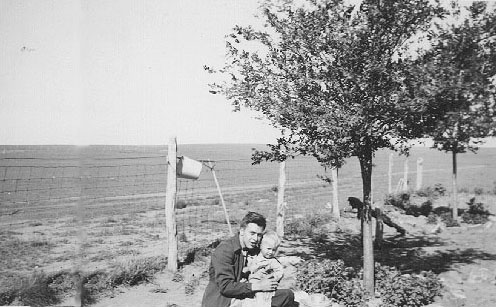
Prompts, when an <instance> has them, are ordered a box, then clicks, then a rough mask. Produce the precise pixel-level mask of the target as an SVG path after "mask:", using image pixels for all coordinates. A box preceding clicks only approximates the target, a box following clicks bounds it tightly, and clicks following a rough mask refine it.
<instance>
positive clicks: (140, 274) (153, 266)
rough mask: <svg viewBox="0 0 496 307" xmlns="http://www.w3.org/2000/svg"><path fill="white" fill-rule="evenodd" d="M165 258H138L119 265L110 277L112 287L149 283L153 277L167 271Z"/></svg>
mask: <svg viewBox="0 0 496 307" xmlns="http://www.w3.org/2000/svg"><path fill="white" fill-rule="evenodd" d="M166 265H167V259H166V258H165V257H161V256H159V257H149V258H136V259H131V260H129V261H127V262H124V263H120V264H118V265H117V266H116V267H115V269H114V271H113V272H112V273H111V275H110V276H109V283H110V285H111V286H118V285H126V286H134V285H137V284H139V283H141V282H148V281H150V280H151V279H152V278H153V275H154V274H155V273H157V272H159V271H162V270H163V269H165V267H166Z"/></svg>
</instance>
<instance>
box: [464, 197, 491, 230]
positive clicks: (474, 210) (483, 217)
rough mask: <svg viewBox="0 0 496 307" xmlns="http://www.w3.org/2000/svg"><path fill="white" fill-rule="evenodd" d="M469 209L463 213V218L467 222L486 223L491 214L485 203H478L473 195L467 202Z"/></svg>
mask: <svg viewBox="0 0 496 307" xmlns="http://www.w3.org/2000/svg"><path fill="white" fill-rule="evenodd" d="M467 205H468V210H467V211H466V212H464V213H463V214H462V220H463V221H464V222H465V223H467V224H484V223H486V222H487V221H488V220H489V218H488V216H489V215H490V213H489V211H487V209H486V208H485V206H484V204H483V203H480V202H479V203H476V202H475V197H472V198H471V199H470V200H469V202H468V203H467Z"/></svg>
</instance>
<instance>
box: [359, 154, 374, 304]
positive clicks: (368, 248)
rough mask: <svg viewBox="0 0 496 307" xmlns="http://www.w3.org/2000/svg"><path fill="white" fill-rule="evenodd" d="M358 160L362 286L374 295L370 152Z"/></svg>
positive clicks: (369, 293)
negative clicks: (360, 176)
mask: <svg viewBox="0 0 496 307" xmlns="http://www.w3.org/2000/svg"><path fill="white" fill-rule="evenodd" d="M358 159H359V160H360V169H361V172H362V183H363V210H362V215H361V223H362V244H363V285H364V288H365V291H366V292H367V294H368V295H371V296H372V295H374V245H373V244H374V243H373V240H372V214H371V213H372V206H371V203H370V195H371V191H372V152H371V151H370V150H366V151H365V152H364V153H362V154H361V155H360V156H359V157H358Z"/></svg>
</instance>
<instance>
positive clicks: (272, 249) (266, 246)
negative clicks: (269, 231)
mask: <svg viewBox="0 0 496 307" xmlns="http://www.w3.org/2000/svg"><path fill="white" fill-rule="evenodd" d="M260 252H261V253H262V256H264V258H274V257H275V256H276V252H277V246H276V244H275V242H274V240H271V239H263V240H262V243H261V244H260Z"/></svg>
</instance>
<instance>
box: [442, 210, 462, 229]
mask: <svg viewBox="0 0 496 307" xmlns="http://www.w3.org/2000/svg"><path fill="white" fill-rule="evenodd" d="M439 217H440V218H441V221H443V222H444V223H445V224H446V227H458V226H460V223H458V221H457V220H455V219H453V214H452V213H451V212H444V213H441V214H440V215H439Z"/></svg>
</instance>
